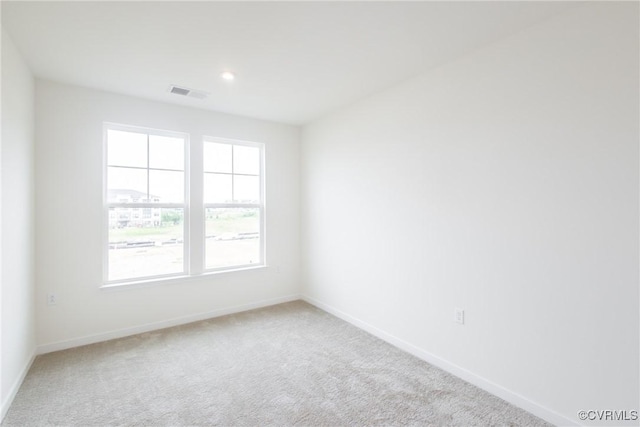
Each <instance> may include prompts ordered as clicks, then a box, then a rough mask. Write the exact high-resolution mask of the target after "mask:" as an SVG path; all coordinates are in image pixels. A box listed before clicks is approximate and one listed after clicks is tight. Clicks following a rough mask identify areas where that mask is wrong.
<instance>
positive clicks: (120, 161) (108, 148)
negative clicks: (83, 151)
mask: <svg viewBox="0 0 640 427" xmlns="http://www.w3.org/2000/svg"><path fill="white" fill-rule="evenodd" d="M200 143H201V145H200ZM190 156H191V159H190V158H189V157H190ZM263 162H264V146H263V144H260V143H253V142H244V141H235V140H223V139H218V138H211V137H206V138H204V139H203V140H202V141H195V143H194V145H193V146H191V147H190V141H189V135H188V134H184V133H177V132H169V131H158V130H150V129H144V128H137V127H132V126H124V125H116V124H105V185H104V209H105V215H104V218H105V227H104V228H105V236H106V237H105V261H104V266H105V269H104V270H105V273H104V276H105V277H104V281H105V283H107V284H109V285H112V284H124V283H130V282H139V281H149V280H158V279H162V278H170V277H177V276H197V275H200V274H204V273H212V272H219V271H225V270H234V269H242V268H247V267H254V266H262V265H264V264H265V261H264V259H265V256H264V167H263ZM189 164H196V165H199V164H201V165H202V169H200V168H199V167H197V168H190V167H189ZM194 174H195V175H194ZM190 195H196V196H197V197H190ZM200 196H202V197H200Z"/></svg>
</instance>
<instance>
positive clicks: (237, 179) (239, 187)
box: [233, 175, 260, 203]
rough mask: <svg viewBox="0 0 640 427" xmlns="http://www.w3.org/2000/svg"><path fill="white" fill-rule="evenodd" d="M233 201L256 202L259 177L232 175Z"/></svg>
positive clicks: (258, 191) (257, 200)
mask: <svg viewBox="0 0 640 427" xmlns="http://www.w3.org/2000/svg"><path fill="white" fill-rule="evenodd" d="M233 195H234V201H236V202H238V203H258V202H259V201H260V178H259V177H257V176H244V175H234V176H233Z"/></svg>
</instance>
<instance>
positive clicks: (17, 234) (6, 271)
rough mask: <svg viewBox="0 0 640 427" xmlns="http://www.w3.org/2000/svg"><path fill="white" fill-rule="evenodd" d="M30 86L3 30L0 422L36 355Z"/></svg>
mask: <svg viewBox="0 0 640 427" xmlns="http://www.w3.org/2000/svg"><path fill="white" fill-rule="evenodd" d="M33 121H34V80H33V76H32V74H31V71H29V69H28V68H27V65H26V64H25V62H24V60H23V59H22V56H21V55H20V53H19V52H18V50H17V49H16V47H15V45H14V44H13V42H12V41H11V39H10V38H9V36H8V34H7V33H6V32H5V31H4V29H3V30H2V150H1V155H0V157H1V159H2V163H1V164H2V170H1V174H0V175H1V176H0V182H1V183H2V186H1V191H2V193H1V194H2V210H1V218H2V220H1V227H2V228H1V231H0V233H1V236H2V237H1V242H2V247H1V251H2V269H1V276H0V277H1V280H2V282H1V290H0V291H1V292H2V311H1V318H0V324H1V325H2V330H1V332H2V334H1V336H2V342H1V348H2V353H1V354H2V356H1V364H0V372H2V377H1V387H0V404H1V405H2V406H1V412H0V420H1V419H2V417H3V416H4V414H5V413H6V410H7V409H8V406H9V404H10V403H11V400H12V399H13V396H14V395H15V393H16V392H17V390H18V387H19V386H20V384H21V382H22V378H23V377H24V375H25V374H26V370H27V368H28V367H29V365H30V363H31V361H32V359H33V355H34V351H35V343H36V340H35V315H34V304H33V298H34V297H33V295H34V288H35V284H34V276H33V251H34V233H33V228H34V227H33V194H34V190H33Z"/></svg>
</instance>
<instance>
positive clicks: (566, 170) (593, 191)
mask: <svg viewBox="0 0 640 427" xmlns="http://www.w3.org/2000/svg"><path fill="white" fill-rule="evenodd" d="M638 114H639V111H638V5H637V4H634V3H611V4H606V3H604V4H603V3H599V4H597V3H594V4H591V5H588V6H583V7H579V8H577V9H576V10H574V11H572V12H569V13H567V14H565V15H562V16H558V17H556V18H554V19H551V20H549V21H546V22H544V23H541V24H539V25H537V26H535V27H532V28H529V29H527V30H524V31H522V32H520V33H518V34H516V35H514V36H511V37H509V38H507V39H504V40H502V41H500V42H498V43H495V44H492V45H490V46H486V47H485V48H483V49H481V50H479V51H477V52H475V53H474V54H472V55H468V56H466V57H464V58H461V59H459V60H457V61H455V62H453V63H450V64H448V65H447V66H443V67H441V68H439V69H436V70H432V71H431V72H428V73H426V74H424V75H421V76H419V77H417V78H415V79H412V80H410V81H407V82H405V83H403V84H401V85H399V86H395V87H393V88H391V89H389V90H386V91H384V92H381V93H379V94H376V95H374V96H371V97H369V98H367V99H365V100H362V101H360V102H358V103H356V104H354V105H352V106H350V107H348V108H344V109H342V110H341V111H339V112H336V113H334V114H331V115H330V116H328V117H326V118H324V119H322V120H320V121H317V122H315V123H313V124H311V125H309V126H306V127H305V128H304V129H303V135H302V141H303V143H302V151H301V157H302V169H301V170H302V192H301V194H302V195H303V196H302V218H303V219H302V230H303V236H302V246H303V249H304V253H303V282H304V284H305V288H304V294H305V295H306V296H307V297H308V298H309V299H310V300H311V301H313V302H315V303H317V304H319V305H320V306H322V307H325V308H328V309H330V310H332V311H334V312H335V313H340V314H341V315H343V316H344V317H346V318H349V319H351V320H352V321H354V322H356V323H360V324H361V325H365V326H366V327H368V328H369V329H370V330H373V331H377V332H378V333H379V335H381V336H385V337H387V338H388V339H391V340H392V341H395V342H397V343H404V344H405V348H413V349H414V350H415V352H416V353H418V354H423V355H425V357H427V358H431V360H441V361H442V363H441V365H442V366H447V367H449V368H452V369H454V370H456V372H457V373H463V374H464V373H465V372H466V374H464V376H465V377H466V378H468V379H471V380H474V381H475V382H476V383H478V384H483V385H484V386H486V387H488V388H492V389H493V390H494V391H495V390H502V393H501V394H502V395H503V396H506V397H508V398H510V400H512V401H517V402H519V404H523V405H525V406H528V407H529V408H530V409H532V410H534V411H535V412H536V413H538V414H539V415H543V416H546V417H547V419H549V420H551V421H554V422H560V423H563V422H574V423H578V422H579V420H578V418H577V417H576V412H577V411H578V410H579V409H585V410H589V409H594V410H595V409H617V410H633V409H636V410H637V409H638V401H639V399H640V394H639V386H638V378H639V371H638V368H639V295H638V232H639V227H638V219H639V212H638V191H639V186H638V178H639V175H638V138H639V135H638ZM454 307H462V308H464V309H465V313H466V324H465V325H464V326H460V325H457V324H455V323H454V322H453V310H454ZM438 358H440V359H438ZM492 383H493V386H492V385H491V384H492ZM518 395H519V396H518ZM527 401H530V403H531V402H532V403H531V405H528V404H527ZM597 424H602V423H597Z"/></svg>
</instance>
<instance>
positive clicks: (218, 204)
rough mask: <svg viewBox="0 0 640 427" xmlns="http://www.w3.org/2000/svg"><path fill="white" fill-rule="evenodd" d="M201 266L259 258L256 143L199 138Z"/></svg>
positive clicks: (222, 265)
mask: <svg viewBox="0 0 640 427" xmlns="http://www.w3.org/2000/svg"><path fill="white" fill-rule="evenodd" d="M203 152H204V157H203V159H204V203H205V234H206V246H205V268H206V269H219V268H225V267H229V266H242V265H252V264H260V263H262V258H263V255H262V238H261V236H262V234H263V233H262V224H263V221H262V217H263V213H262V212H263V209H262V173H261V170H262V149H261V146H260V145H258V144H248V143H246V144H242V145H240V144H237V143H227V142H221V141H220V140H215V139H209V140H205V141H204V148H203Z"/></svg>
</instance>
